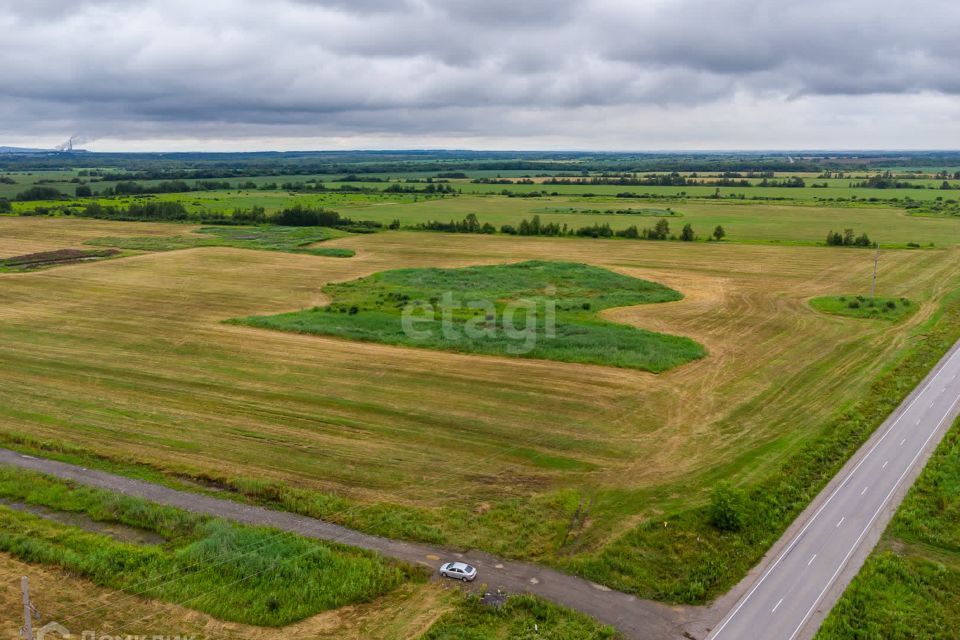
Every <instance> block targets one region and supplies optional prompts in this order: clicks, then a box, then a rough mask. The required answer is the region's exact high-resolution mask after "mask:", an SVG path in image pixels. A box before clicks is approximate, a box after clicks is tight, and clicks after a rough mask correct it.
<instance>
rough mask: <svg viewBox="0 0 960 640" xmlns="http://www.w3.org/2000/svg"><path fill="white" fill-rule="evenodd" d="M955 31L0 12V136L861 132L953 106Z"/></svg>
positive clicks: (626, 11) (645, 21)
mask: <svg viewBox="0 0 960 640" xmlns="http://www.w3.org/2000/svg"><path fill="white" fill-rule="evenodd" d="M958 26H960V4H958V3H955V2H953V1H945V0H919V1H918V2H914V3H912V4H902V5H901V4H898V5H896V6H882V5H878V4H877V3H876V2H866V1H865V0H847V1H846V2H843V3H837V2H833V1H829V2H828V1H825V0H809V1H808V2H804V3H782V2H774V1H772V0H767V1H761V0H647V1H637V0H619V1H618V0H581V1H573V0H278V1H275V2H255V1H253V0H249V1H228V0H205V1H204V2H202V3H197V2H187V1H186V0H135V1H131V0H73V1H70V2H66V1H60V0H34V1H33V2H14V1H12V0H0V33H2V34H3V36H4V37H3V38H2V39H0V69H3V71H2V87H3V88H2V91H0V135H2V136H4V137H8V138H16V139H26V138H28V137H30V136H41V135H52V136H54V137H57V138H58V137H61V132H62V131H64V130H68V131H69V132H73V131H81V130H82V131H85V132H88V133H90V134H91V135H93V136H97V137H112V138H132V137H140V138H144V139H146V138H163V137H183V136H188V137H190V136H192V137H196V138H197V139H199V140H202V139H204V138H210V137H231V136H251V135H262V136H270V135H283V136H290V137H293V138H296V137H302V138H311V137H318V136H351V135H361V136H363V135H390V136H401V137H402V136H404V135H411V136H412V135H423V133H424V132H430V133H432V134H434V135H436V136H439V137H441V138H444V137H445V138H447V139H450V140H457V139H458V137H470V136H484V135H487V136H489V135H493V132H496V134H497V135H500V136H534V137H536V136H542V138H543V139H545V140H546V139H551V140H552V139H559V138H557V136H560V137H562V138H563V139H565V140H570V141H573V142H574V143H576V144H580V143H578V142H577V141H578V140H582V141H583V144H588V145H589V144H590V140H591V137H590V136H591V127H594V128H596V130H597V131H600V130H603V127H604V123H603V122H599V118H601V117H602V118H604V119H605V120H606V121H607V122H609V123H612V122H614V121H616V122H618V123H621V122H622V123H624V124H625V125H626V126H627V127H629V128H630V130H631V131H634V132H642V131H652V130H655V129H656V127H657V125H656V123H655V122H653V119H654V118H656V117H662V118H664V119H665V120H666V119H669V118H672V117H674V116H675V115H676V114H677V113H681V112H683V113H686V112H689V113H691V114H692V113H694V112H696V111H698V110H702V109H704V108H706V107H715V108H716V109H717V110H718V111H720V110H726V111H728V112H729V113H730V117H731V118H743V117H760V116H762V117H767V118H771V119H775V118H776V117H777V116H776V113H777V112H778V110H779V111H780V112H781V113H786V110H789V109H794V107H791V106H789V104H790V103H791V102H792V101H796V100H814V101H821V102H822V101H824V100H829V99H830V97H831V96H839V97H845V99H846V100H848V101H855V100H857V96H874V97H875V98H874V99H872V100H871V102H870V104H867V103H865V102H864V103H860V104H862V105H863V107H862V108H863V109H865V110H866V111H865V112H864V113H865V115H867V116H869V115H871V113H872V111H871V110H874V111H875V110H876V109H878V108H880V109H882V108H884V107H883V105H886V104H888V103H889V102H890V100H893V99H894V98H896V97H897V96H927V97H926V98H924V100H926V101H928V102H929V100H930V98H929V96H930V95H934V96H936V95H937V94H940V95H942V96H947V97H949V98H951V99H952V98H953V96H956V95H957V94H958V93H960V72H958V70H957V69H958V65H957V64H956V61H957V60H958V58H960V44H958V39H957V38H956V37H955V33H956V28H957V27H958ZM878 96H879V97H878ZM921 102H923V101H919V102H917V104H918V105H919V104H920V103H921ZM850 104H852V103H850ZM930 104H932V103H930ZM937 104H938V106H937V108H938V109H943V108H945V107H944V106H943V105H942V104H941V103H937ZM877 105H881V106H880V107H877ZM601 114H602V115H601ZM751 114H753V115H751ZM803 115H804V117H808V118H811V119H816V118H817V115H818V114H817V113H816V112H815V111H803ZM824 115H829V114H824ZM701 120H702V116H701ZM574 123H575V124H576V127H577V129H576V130H574V128H573V125H574ZM619 126H623V125H619ZM688 126H689V127H691V129H690V132H693V131H695V126H696V125H694V124H692V123H691V124H689V125H688ZM51 131H53V132H55V135H54V133H49V132H51ZM694 139H696V138H695V137H694ZM0 142H2V140H0ZM454 144H456V143H454ZM635 146H642V144H637V145H635Z"/></svg>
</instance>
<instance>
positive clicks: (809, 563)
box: [807, 554, 817, 567]
mask: <svg viewBox="0 0 960 640" xmlns="http://www.w3.org/2000/svg"><path fill="white" fill-rule="evenodd" d="M816 559H817V554H813V557H812V558H810V559H809V560H807V566H808V567H809V566H810V565H811V564H813V561H814V560H816Z"/></svg>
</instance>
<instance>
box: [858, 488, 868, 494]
mask: <svg viewBox="0 0 960 640" xmlns="http://www.w3.org/2000/svg"><path fill="white" fill-rule="evenodd" d="M869 488H870V487H864V488H863V491H861V492H860V495H863V494H865V493H866V492H867V489H869Z"/></svg>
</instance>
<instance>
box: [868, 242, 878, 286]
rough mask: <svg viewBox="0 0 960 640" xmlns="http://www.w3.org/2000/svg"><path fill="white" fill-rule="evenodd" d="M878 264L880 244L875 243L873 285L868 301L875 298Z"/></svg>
mask: <svg viewBox="0 0 960 640" xmlns="http://www.w3.org/2000/svg"><path fill="white" fill-rule="evenodd" d="M879 264H880V243H879V242H878V243H877V253H876V254H875V255H874V256H873V285H872V286H871V287H870V299H871V300H873V299H874V298H876V297H877V265H879Z"/></svg>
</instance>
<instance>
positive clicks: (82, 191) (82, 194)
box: [76, 184, 93, 198]
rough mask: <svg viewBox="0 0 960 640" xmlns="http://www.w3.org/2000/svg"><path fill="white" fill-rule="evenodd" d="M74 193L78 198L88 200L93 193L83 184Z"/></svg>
mask: <svg viewBox="0 0 960 640" xmlns="http://www.w3.org/2000/svg"><path fill="white" fill-rule="evenodd" d="M76 193H77V197H78V198H89V197H90V196H92V195H93V191H92V190H91V189H90V187H89V186H87V185H85V184H81V185H78V186H77V191H76Z"/></svg>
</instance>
